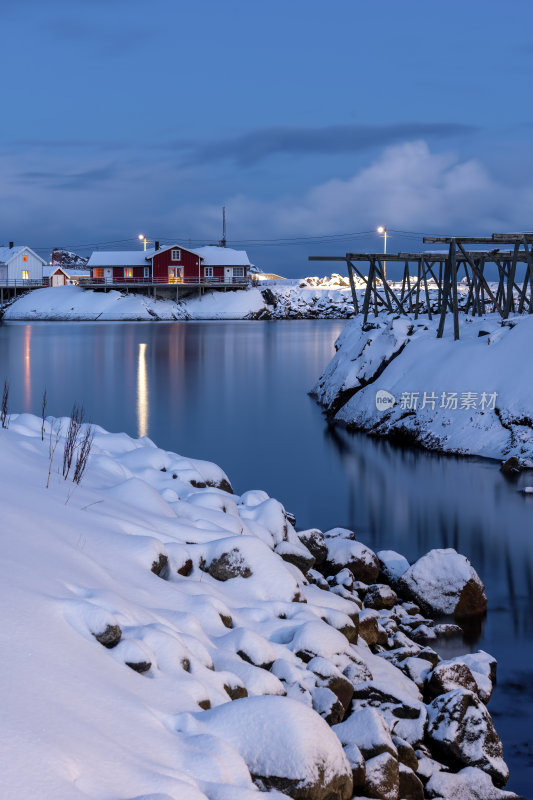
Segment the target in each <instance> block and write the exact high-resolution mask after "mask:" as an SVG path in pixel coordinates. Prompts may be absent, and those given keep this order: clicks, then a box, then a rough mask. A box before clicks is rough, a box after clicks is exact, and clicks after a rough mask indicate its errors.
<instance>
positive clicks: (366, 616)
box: [359, 611, 379, 645]
mask: <svg viewBox="0 0 533 800" xmlns="http://www.w3.org/2000/svg"><path fill="white" fill-rule="evenodd" d="M359 636H360V637H361V638H362V639H364V640H365V642H366V643H367V644H369V645H372V644H377V641H378V638H379V631H378V617H377V615H375V614H371V613H368V612H367V611H362V612H361V613H360V614H359Z"/></svg>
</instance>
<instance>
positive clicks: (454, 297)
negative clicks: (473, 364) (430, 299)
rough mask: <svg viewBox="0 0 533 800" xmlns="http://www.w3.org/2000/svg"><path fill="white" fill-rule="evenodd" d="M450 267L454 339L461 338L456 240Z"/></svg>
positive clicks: (452, 249) (451, 251)
mask: <svg viewBox="0 0 533 800" xmlns="http://www.w3.org/2000/svg"><path fill="white" fill-rule="evenodd" d="M450 267H451V280H452V302H453V338H454V339H455V341H457V340H458V338H459V308H458V305H457V248H456V245H455V239H452V241H451V242H450Z"/></svg>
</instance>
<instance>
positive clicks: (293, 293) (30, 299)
mask: <svg viewBox="0 0 533 800" xmlns="http://www.w3.org/2000/svg"><path fill="white" fill-rule="evenodd" d="M267 283H268V285H261V284H259V285H257V286H250V287H249V288H247V289H237V290H228V291H223V290H220V289H216V290H211V291H207V292H205V293H204V294H202V295H201V296H199V295H198V293H197V292H195V293H193V294H190V295H189V296H185V297H183V298H182V299H180V300H179V301H178V302H176V300H175V299H170V298H167V299H164V298H161V297H160V298H154V297H152V296H150V295H148V294H142V293H135V292H130V293H129V294H127V293H125V292H120V291H118V290H116V289H110V290H109V291H107V292H104V291H98V292H96V291H93V290H91V289H83V288H80V287H79V286H58V287H54V288H49V289H36V290H34V291H30V292H28V293H27V294H25V295H23V296H22V297H19V298H18V299H17V300H15V302H14V303H12V304H11V305H10V306H8V307H7V308H6V310H5V313H4V319H6V320H92V321H96V320H100V321H109V320H113V321H115V320H117V321H118V320H120V321H128V320H129V321H137V320H145V321H149V320H151V321H154V320H189V319H198V320H201V319H337V318H340V319H345V318H347V317H349V316H352V315H353V302H352V295H351V291H350V286H349V283H348V278H346V277H343V276H341V275H332V276H331V277H326V278H304V279H302V280H294V281H280V282H270V281H269V282H267Z"/></svg>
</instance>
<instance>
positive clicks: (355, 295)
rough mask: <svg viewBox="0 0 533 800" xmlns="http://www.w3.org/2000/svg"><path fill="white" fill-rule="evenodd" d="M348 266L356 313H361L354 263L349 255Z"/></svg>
mask: <svg viewBox="0 0 533 800" xmlns="http://www.w3.org/2000/svg"><path fill="white" fill-rule="evenodd" d="M346 266H347V267H348V278H349V279H350V289H351V290H352V300H353V310H354V312H355V313H356V314H359V303H358V302H357V294H356V291H355V282H354V279H353V265H352V262H351V261H350V259H349V258H348V256H346Z"/></svg>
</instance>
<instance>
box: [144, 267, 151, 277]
mask: <svg viewBox="0 0 533 800" xmlns="http://www.w3.org/2000/svg"><path fill="white" fill-rule="evenodd" d="M144 277H145V278H149V277H150V267H145V268H144Z"/></svg>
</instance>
